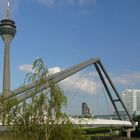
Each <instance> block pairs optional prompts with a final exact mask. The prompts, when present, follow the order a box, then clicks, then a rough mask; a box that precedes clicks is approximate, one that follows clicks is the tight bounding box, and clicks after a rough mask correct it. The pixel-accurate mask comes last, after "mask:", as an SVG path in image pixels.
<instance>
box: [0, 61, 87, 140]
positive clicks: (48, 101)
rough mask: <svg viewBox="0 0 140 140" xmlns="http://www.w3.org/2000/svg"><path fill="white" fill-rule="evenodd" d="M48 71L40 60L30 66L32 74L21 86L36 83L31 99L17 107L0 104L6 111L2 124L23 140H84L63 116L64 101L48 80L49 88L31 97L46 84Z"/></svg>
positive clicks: (5, 102)
mask: <svg viewBox="0 0 140 140" xmlns="http://www.w3.org/2000/svg"><path fill="white" fill-rule="evenodd" d="M47 76H48V70H47V69H46V68H45V66H44V64H43V60H42V59H37V60H36V61H35V62H34V64H33V72H32V73H28V74H27V75H26V78H25V81H24V84H25V85H26V84H29V83H37V86H36V88H35V89H34V90H33V91H32V96H31V98H30V99H28V100H25V101H24V102H22V103H20V104H18V102H17V100H16V99H14V98H13V99H10V100H5V99H4V96H1V98H0V101H1V103H3V107H4V109H5V110H6V111H5V112H4V113H3V114H2V115H1V120H2V122H3V124H6V125H10V126H11V127H10V129H11V130H12V131H13V133H14V135H15V136H16V137H18V136H22V138H23V139H26V140H30V139H31V140H32V139H33V140H56V139H57V140H85V139H84V136H83V135H82V134H83V132H80V131H75V130H74V127H73V125H72V124H71V122H70V121H69V119H68V117H67V115H66V114H65V113H62V110H61V109H62V107H63V106H65V105H66V103H67V98H66V96H65V95H64V93H63V90H62V89H61V88H60V87H59V86H58V85H57V84H55V83H54V82H53V80H50V81H49V82H48V85H49V88H46V89H44V90H42V91H40V92H39V93H38V94H37V95H36V94H34V93H36V91H38V89H40V88H41V86H42V84H44V83H45V80H46V77H47Z"/></svg>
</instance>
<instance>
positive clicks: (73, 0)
mask: <svg viewBox="0 0 140 140" xmlns="http://www.w3.org/2000/svg"><path fill="white" fill-rule="evenodd" d="M35 1H36V2H39V3H41V4H43V5H46V6H52V5H56V4H57V5H61V6H62V5H63V6H64V5H79V6H85V5H91V4H92V5H93V4H95V3H96V0H35Z"/></svg>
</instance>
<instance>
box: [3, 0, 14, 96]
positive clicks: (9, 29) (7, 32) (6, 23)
mask: <svg viewBox="0 0 140 140" xmlns="http://www.w3.org/2000/svg"><path fill="white" fill-rule="evenodd" d="M15 33H16V25H15V22H14V21H13V20H11V17H10V0H7V2H6V16H5V18H4V19H3V20H1V21H0V35H1V36H2V39H3V41H4V44H5V50H4V68H3V93H4V94H9V93H10V43H11V41H12V39H13V38H14V36H15Z"/></svg>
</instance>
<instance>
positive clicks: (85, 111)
mask: <svg viewBox="0 0 140 140" xmlns="http://www.w3.org/2000/svg"><path fill="white" fill-rule="evenodd" d="M82 115H90V108H89V107H88V105H87V103H85V102H83V103H82Z"/></svg>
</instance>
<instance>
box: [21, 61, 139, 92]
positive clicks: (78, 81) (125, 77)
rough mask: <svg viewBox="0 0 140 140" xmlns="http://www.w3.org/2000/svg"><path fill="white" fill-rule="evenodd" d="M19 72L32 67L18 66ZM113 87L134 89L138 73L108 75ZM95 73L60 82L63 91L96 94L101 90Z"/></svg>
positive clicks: (79, 75) (77, 75) (54, 69)
mask: <svg viewBox="0 0 140 140" xmlns="http://www.w3.org/2000/svg"><path fill="white" fill-rule="evenodd" d="M19 70H20V71H23V72H33V70H32V65H29V64H25V65H21V66H19ZM48 70H49V74H54V73H57V72H60V71H61V70H62V69H61V68H60V67H53V68H50V69H48ZM109 75H110V76H111V79H112V80H113V82H114V84H115V85H118V86H121V87H124V88H135V87H136V85H138V84H139V83H140V72H133V73H127V74H109ZM97 77H98V74H97V72H90V73H88V74H87V76H83V73H82V72H79V73H77V74H74V75H73V76H70V77H68V78H66V79H65V80H63V81H61V82H60V85H61V86H62V88H63V89H64V90H68V89H70V90H71V91H76V90H79V92H81V93H83V92H84V93H87V94H96V93H100V92H101V90H102V87H103V86H102V83H101V82H100V80H99V77H98V78H97Z"/></svg>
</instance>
